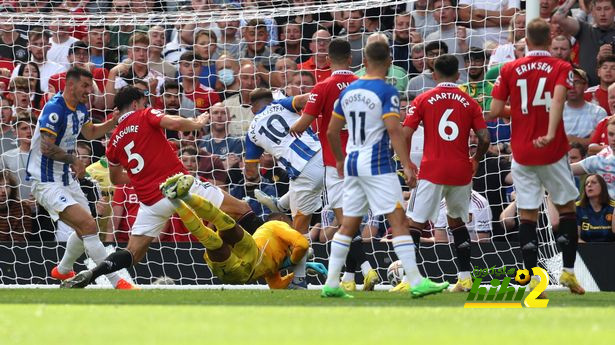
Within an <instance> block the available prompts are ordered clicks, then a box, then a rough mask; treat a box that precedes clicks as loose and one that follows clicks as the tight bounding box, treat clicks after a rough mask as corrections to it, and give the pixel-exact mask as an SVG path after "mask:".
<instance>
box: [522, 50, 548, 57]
mask: <svg viewBox="0 0 615 345" xmlns="http://www.w3.org/2000/svg"><path fill="white" fill-rule="evenodd" d="M525 56H551V53H549V52H548V51H546V50H530V51H529V52H527V54H525Z"/></svg>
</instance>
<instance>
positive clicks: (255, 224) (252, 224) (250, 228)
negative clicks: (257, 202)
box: [237, 211, 265, 235]
mask: <svg viewBox="0 0 615 345" xmlns="http://www.w3.org/2000/svg"><path fill="white" fill-rule="evenodd" d="M237 224H239V226H241V227H242V228H243V229H244V230H245V231H247V232H248V233H249V234H250V235H253V234H254V233H255V232H256V230H257V229H258V228H260V227H261V225H263V224H265V223H263V221H262V219H260V218H259V217H257V216H256V214H254V212H252V211H250V212H248V213H246V214H244V215H243V216H241V218H239V220H238V221H237Z"/></svg>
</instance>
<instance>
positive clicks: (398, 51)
mask: <svg viewBox="0 0 615 345" xmlns="http://www.w3.org/2000/svg"><path fill="white" fill-rule="evenodd" d="M410 32H411V31H410V14H409V13H408V12H402V13H398V14H397V15H396V16H395V26H394V27H393V39H392V40H391V48H392V50H393V64H394V65H396V66H399V67H401V68H402V69H403V70H404V71H407V72H408V73H409V72H410V61H408V56H409V55H410V45H411V43H414V42H410V38H411V36H410Z"/></svg>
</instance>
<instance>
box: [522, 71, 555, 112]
mask: <svg viewBox="0 0 615 345" xmlns="http://www.w3.org/2000/svg"><path fill="white" fill-rule="evenodd" d="M546 83H547V78H546V77H542V78H540V79H538V86H537V87H536V93H535V94H534V99H532V106H533V107H538V106H541V105H544V107H545V108H546V109H547V111H549V109H550V108H551V92H549V91H547V92H545V84H546ZM517 86H518V87H519V89H520V91H521V113H522V114H524V115H526V114H528V109H527V79H519V80H517Z"/></svg>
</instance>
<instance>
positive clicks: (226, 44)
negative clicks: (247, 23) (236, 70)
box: [211, 20, 239, 60]
mask: <svg viewBox="0 0 615 345" xmlns="http://www.w3.org/2000/svg"><path fill="white" fill-rule="evenodd" d="M218 28H220V35H219V37H218V42H217V46H218V48H217V49H216V52H215V53H214V54H213V55H212V57H211V58H212V59H213V60H218V59H219V58H220V56H221V55H223V54H226V55H231V56H232V57H234V58H239V39H238V38H237V32H238V31H239V21H238V20H230V21H220V22H218Z"/></svg>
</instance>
